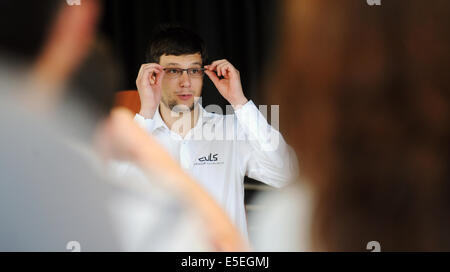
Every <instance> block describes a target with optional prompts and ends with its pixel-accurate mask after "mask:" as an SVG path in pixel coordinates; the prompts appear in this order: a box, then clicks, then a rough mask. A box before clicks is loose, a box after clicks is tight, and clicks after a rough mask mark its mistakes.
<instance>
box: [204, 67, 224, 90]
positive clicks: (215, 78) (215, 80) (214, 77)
mask: <svg viewBox="0 0 450 272" xmlns="http://www.w3.org/2000/svg"><path fill="white" fill-rule="evenodd" d="M205 74H206V75H207V76H208V77H209V79H211V81H212V82H213V83H214V85H216V87H217V84H219V81H220V79H219V77H218V76H217V75H216V73H214V72H212V71H209V70H205Z"/></svg>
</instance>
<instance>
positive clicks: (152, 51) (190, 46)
mask: <svg viewBox="0 0 450 272" xmlns="http://www.w3.org/2000/svg"><path fill="white" fill-rule="evenodd" d="M195 53H200V55H201V56H202V62H203V63H206V59H207V53H206V46H205V43H204V42H203V39H202V38H201V37H200V36H199V35H197V34H196V33H195V32H193V31H191V30H189V29H187V28H184V27H181V26H179V25H167V24H165V25H159V26H157V27H156V28H155V31H154V32H153V35H152V38H151V39H150V42H149V45H148V47H147V51H146V62H152V63H159V61H160V58H161V56H163V55H175V56H181V55H188V54H195Z"/></svg>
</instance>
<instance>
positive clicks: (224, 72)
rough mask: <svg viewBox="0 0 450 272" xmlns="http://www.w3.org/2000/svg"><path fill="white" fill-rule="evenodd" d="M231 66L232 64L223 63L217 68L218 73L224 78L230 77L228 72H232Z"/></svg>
mask: <svg viewBox="0 0 450 272" xmlns="http://www.w3.org/2000/svg"><path fill="white" fill-rule="evenodd" d="M231 67H232V66H231V64H230V63H228V62H227V63H222V64H219V66H217V71H220V74H221V75H222V76H223V77H228V72H229V71H230V70H231Z"/></svg>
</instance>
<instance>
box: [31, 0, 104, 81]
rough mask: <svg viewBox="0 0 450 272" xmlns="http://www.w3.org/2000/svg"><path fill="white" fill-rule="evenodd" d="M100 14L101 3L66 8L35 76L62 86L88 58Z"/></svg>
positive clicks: (94, 1) (53, 28)
mask: <svg viewBox="0 0 450 272" xmlns="http://www.w3.org/2000/svg"><path fill="white" fill-rule="evenodd" d="M99 13H100V6H99V2H98V1H97V0H83V1H82V2H81V5H73V6H70V5H65V4H64V5H62V6H61V8H60V10H59V12H58V15H57V16H56V19H55V21H54V22H53V24H52V26H51V28H50V31H49V36H48V38H47V41H46V42H45V45H44V46H43V49H42V52H41V54H40V55H39V57H38V58H37V62H36V64H35V66H34V69H33V76H36V77H37V78H38V80H39V81H42V82H43V83H46V84H49V85H50V86H59V85H62V84H63V83H64V82H65V81H66V80H67V79H68V78H69V77H70V76H71V75H72V73H73V72H74V71H75V70H76V69H77V68H78V67H79V65H80V64H81V62H82V61H83V60H84V58H85V57H86V56H87V54H88V52H89V49H90V46H91V44H92V42H93V40H94V37H95V30H96V26H97V21H98V18H99Z"/></svg>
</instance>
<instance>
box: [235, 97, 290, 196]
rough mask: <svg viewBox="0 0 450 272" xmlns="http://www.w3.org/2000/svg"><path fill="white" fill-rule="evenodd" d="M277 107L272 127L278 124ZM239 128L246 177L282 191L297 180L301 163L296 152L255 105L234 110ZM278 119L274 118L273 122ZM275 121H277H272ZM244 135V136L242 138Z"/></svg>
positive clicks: (273, 109) (246, 105)
mask: <svg viewBox="0 0 450 272" xmlns="http://www.w3.org/2000/svg"><path fill="white" fill-rule="evenodd" d="M277 109H278V107H273V108H272V123H274V122H278V119H277V114H273V111H276V110H277ZM235 114H236V117H237V123H238V124H237V125H238V137H239V135H240V134H241V137H242V138H243V139H244V140H243V141H239V142H240V144H241V145H243V146H241V148H239V152H240V153H241V154H240V156H239V157H240V159H241V160H242V162H241V163H242V165H243V167H244V168H245V170H244V171H245V174H246V175H247V176H248V177H250V178H253V179H256V180H259V181H261V182H264V183H266V184H268V185H271V186H274V187H278V188H279V187H283V186H285V185H287V184H288V183H289V182H290V181H292V180H294V179H296V178H297V176H298V161H297V156H296V155H295V152H294V151H293V149H292V148H291V147H290V146H288V145H287V144H286V142H285V140H284V139H283V136H282V135H281V134H280V132H278V131H277V130H276V129H275V128H273V127H272V126H271V125H270V124H269V123H268V122H267V120H266V118H265V117H264V116H263V114H262V113H261V112H260V111H259V110H258V108H257V107H256V106H255V104H254V103H253V101H249V102H247V103H246V104H245V105H244V106H242V107H241V108H239V109H236V110H235ZM274 117H275V118H274ZM273 119H275V120H273ZM242 134H243V135H242Z"/></svg>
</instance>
